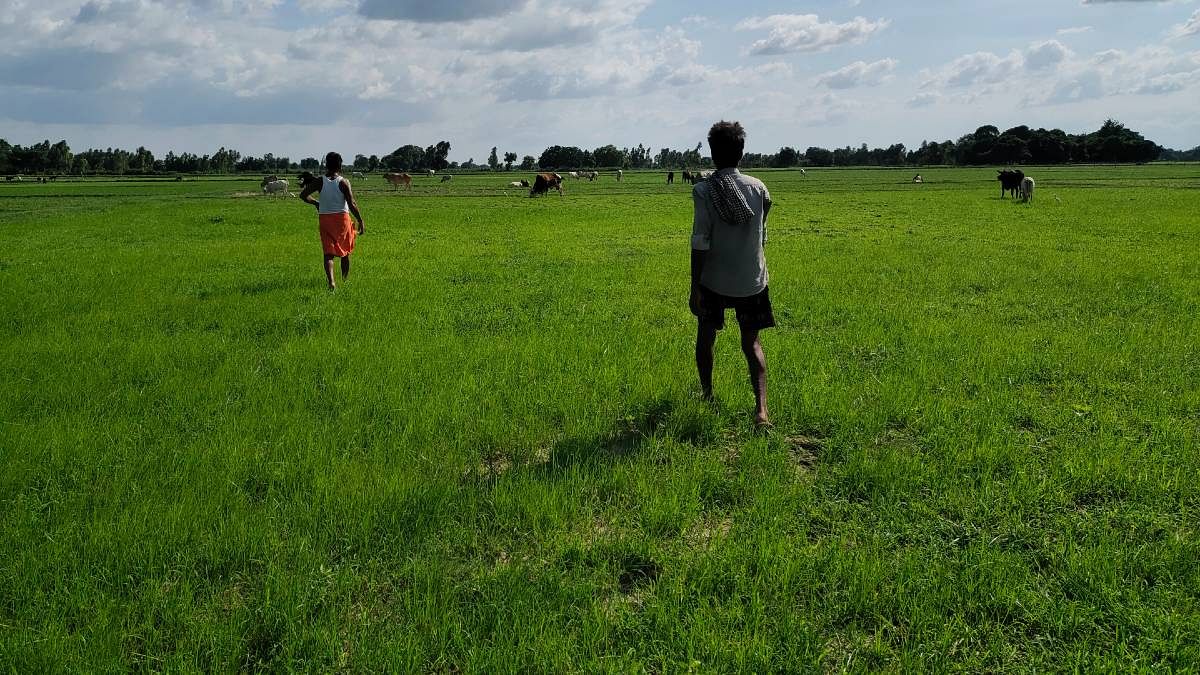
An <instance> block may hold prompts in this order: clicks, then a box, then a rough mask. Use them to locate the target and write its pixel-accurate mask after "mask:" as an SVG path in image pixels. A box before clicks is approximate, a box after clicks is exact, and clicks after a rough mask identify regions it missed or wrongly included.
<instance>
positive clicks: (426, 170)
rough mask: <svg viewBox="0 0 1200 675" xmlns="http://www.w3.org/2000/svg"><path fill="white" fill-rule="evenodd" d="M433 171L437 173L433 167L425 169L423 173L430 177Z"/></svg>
mask: <svg viewBox="0 0 1200 675" xmlns="http://www.w3.org/2000/svg"><path fill="white" fill-rule="evenodd" d="M435 173H437V171H434V170H433V169H425V175H427V176H429V177H430V178H433V174H435Z"/></svg>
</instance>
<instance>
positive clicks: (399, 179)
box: [383, 172, 412, 190]
mask: <svg viewBox="0 0 1200 675" xmlns="http://www.w3.org/2000/svg"><path fill="white" fill-rule="evenodd" d="M383 179H384V180H386V181H387V182H389V183H391V184H392V187H393V188H396V189H399V188H400V186H401V185H403V186H404V189H406V190H411V189H412V176H410V175H408V174H406V173H403V172H402V173H385V174H383Z"/></svg>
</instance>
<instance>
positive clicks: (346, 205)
mask: <svg viewBox="0 0 1200 675" xmlns="http://www.w3.org/2000/svg"><path fill="white" fill-rule="evenodd" d="M341 170H342V156H341V155H339V154H338V153H336V152H331V153H329V154H328V155H325V175H324V176H322V177H321V181H320V183H317V182H316V181H313V182H312V183H309V184H307V185H305V186H304V189H303V190H302V191H301V192H300V199H303V200H304V201H305V202H306V203H309V204H312V205H313V206H315V207H317V220H318V223H319V225H320V230H321V248H322V249H324V251H325V280H326V281H328V282H329V290H331V291H332V290H333V289H334V288H336V284H334V281H333V259H334V258H341V259H342V279H343V280H345V279H346V277H348V276H350V253H351V252H352V251H353V250H354V237H355V234H356V232H355V229H354V222H353V221H352V220H350V214H354V218H355V219H356V220H357V221H358V231H357V234H362V233H363V218H362V214H361V213H359V212H358V202H356V201H354V192H353V191H352V190H351V189H350V181H348V180H346V179H345V178H344V177H343V176H342V175H341V174H340V173H339V172H340V171H341ZM318 191H319V192H320V197H319V199H318V200H313V199H311V197H312V194H313V193H314V192H318Z"/></svg>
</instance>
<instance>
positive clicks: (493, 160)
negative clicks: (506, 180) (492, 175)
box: [488, 145, 500, 171]
mask: <svg viewBox="0 0 1200 675" xmlns="http://www.w3.org/2000/svg"><path fill="white" fill-rule="evenodd" d="M488 168H489V169H491V170H492V171H499V170H500V157H499V156H497V155H496V146H494V145H493V146H492V153H491V154H490V155H488Z"/></svg>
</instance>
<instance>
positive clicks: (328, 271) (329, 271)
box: [325, 253, 337, 291]
mask: <svg viewBox="0 0 1200 675" xmlns="http://www.w3.org/2000/svg"><path fill="white" fill-rule="evenodd" d="M336 257H337V256H335V255H333V254H332V253H326V254H325V281H326V283H328V284H329V290H331V291H332V290H333V289H334V288H336V286H335V284H334V283H333V259H334V258H336Z"/></svg>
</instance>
